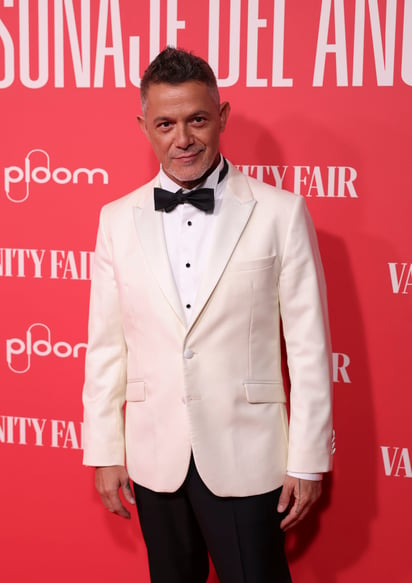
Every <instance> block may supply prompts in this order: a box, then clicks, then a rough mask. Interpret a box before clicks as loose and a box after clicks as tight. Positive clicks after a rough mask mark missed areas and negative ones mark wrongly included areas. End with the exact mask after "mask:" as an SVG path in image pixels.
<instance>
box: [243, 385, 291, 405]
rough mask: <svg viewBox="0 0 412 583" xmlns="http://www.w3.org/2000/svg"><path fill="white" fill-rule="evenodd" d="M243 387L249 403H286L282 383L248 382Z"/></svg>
mask: <svg viewBox="0 0 412 583" xmlns="http://www.w3.org/2000/svg"><path fill="white" fill-rule="evenodd" d="M243 386H244V387H245V390H246V398H247V400H248V401H249V403H286V395H285V391H284V390H283V385H282V383H281V382H280V381H277V382H269V381H268V382H259V381H254V382H252V381H246V382H244V383H243Z"/></svg>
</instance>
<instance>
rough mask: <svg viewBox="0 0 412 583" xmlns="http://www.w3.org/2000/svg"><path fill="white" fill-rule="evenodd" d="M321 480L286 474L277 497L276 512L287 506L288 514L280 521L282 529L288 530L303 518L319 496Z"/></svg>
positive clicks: (282, 510)
mask: <svg viewBox="0 0 412 583" xmlns="http://www.w3.org/2000/svg"><path fill="white" fill-rule="evenodd" d="M321 492H322V480H302V479H301V478H294V477H292V476H286V477H285V481H284V482H283V488H282V493H281V495H280V498H279V503H278V508H277V510H278V512H284V511H285V510H287V508H289V512H288V515H287V516H286V517H285V518H284V519H283V520H282V522H281V523H280V528H281V529H282V530H285V531H286V530H289V528H292V527H293V526H295V525H296V524H297V523H298V522H300V521H301V520H302V518H304V517H305V516H306V515H307V513H308V512H309V510H310V508H311V507H312V505H313V504H314V503H315V502H316V500H317V499H318V498H319V497H320V495H321Z"/></svg>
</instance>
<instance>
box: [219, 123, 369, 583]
mask: <svg viewBox="0 0 412 583" xmlns="http://www.w3.org/2000/svg"><path fill="white" fill-rule="evenodd" d="M280 124H281V126H282V132H284V131H285V124H290V129H291V131H292V132H294V133H293V135H294V136H296V142H297V144H296V152H297V156H299V159H302V156H305V159H306V160H308V161H312V160H317V159H318V160H324V159H325V157H326V158H327V159H328V160H331V161H330V162H329V163H331V164H333V163H335V160H336V159H349V160H354V161H359V166H361V165H362V155H361V154H360V153H358V152H357V148H356V144H353V143H351V144H349V143H347V142H346V141H342V140H341V139H340V136H339V135H336V134H333V133H331V130H330V128H327V127H323V128H322V127H315V126H314V124H313V121H311V120H310V119H305V120H304V119H302V118H301V116H300V117H299V119H295V120H293V119H292V118H291V117H290V118H289V119H288V120H284V119H283V120H282V121H281V122H280ZM273 132H276V129H272V133H271V131H270V130H269V129H268V128H265V127H263V126H261V125H258V124H257V123H256V122H255V121H252V120H249V119H246V118H243V117H240V116H236V115H232V116H231V119H230V129H229V131H228V133H227V134H224V135H223V140H222V144H223V151H224V153H225V155H227V157H228V158H229V159H230V160H231V161H233V162H234V163H235V164H245V163H246V164H249V165H253V163H254V162H255V163H258V164H260V165H262V164H265V163H266V164H272V165H273V164H276V165H283V164H285V165H287V164H293V163H296V162H294V161H291V160H289V161H288V160H285V157H284V155H283V153H282V149H281V147H280V145H279V143H278V142H276V140H275V139H274V137H273ZM314 133H316V140H313V135H314ZM293 150H294V151H295V148H293ZM308 163H310V162H308ZM320 163H321V162H319V161H317V162H315V164H320ZM328 202H329V203H331V204H333V201H328ZM339 202H341V201H339ZM359 211H360V209H359V208H357V210H356V213H357V217H356V219H355V220H356V221H359V223H358V225H359V229H358V233H360V235H358V233H357V234H356V236H359V237H360V236H362V224H361V223H362V216H361V214H360V212H359ZM337 212H339V211H337V210H336V209H335V210H334V213H337ZM338 220H339V219H338ZM353 226H354V225H353V223H350V226H349V222H348V228H352V227H353ZM331 229H332V230H333V226H332V227H331ZM349 237H351V239H352V241H351V242H352V244H353V233H352V232H351V233H350V234H349V231H348V241H349ZM318 240H319V246H320V251H321V255H322V259H323V263H324V268H325V274H326V280H327V286H328V298H329V313H330V322H331V330H332V343H333V350H334V351H335V352H339V353H345V351H346V352H348V353H349V354H350V359H351V364H350V369H348V370H350V374H349V376H350V382H347V383H343V382H342V381H343V379H342V378H341V376H340V375H338V379H337V380H338V382H337V383H335V403H334V416H335V423H334V425H335V430H336V444H337V453H336V456H335V460H334V472H333V473H332V474H328V475H326V476H325V477H324V486H323V488H324V492H323V496H322V498H321V500H320V502H319V503H318V508H317V509H315V510H314V511H313V512H312V513H311V515H310V516H309V517H308V518H307V519H306V520H305V521H303V522H302V524H301V525H299V526H298V527H297V528H296V529H295V530H294V531H292V532H291V533H290V534H289V536H288V538H287V552H288V556H289V560H290V563H291V569H292V573H293V575H294V576H296V579H297V580H298V581H300V580H302V581H307V582H309V581H316V583H334V582H335V581H337V577H338V575H339V572H342V571H345V570H346V569H348V568H349V567H350V566H351V565H353V564H354V563H356V562H357V561H359V559H360V558H361V557H362V555H363V554H364V553H365V551H366V550H367V549H368V546H369V544H370V529H371V523H372V521H373V519H374V518H375V516H376V514H377V492H376V483H377V480H376V474H377V467H376V464H377V455H376V449H377V440H376V428H375V420H374V406H373V395H372V386H371V376H370V372H369V364H368V351H367V344H366V333H365V325H364V321H363V314H362V309H361V304H360V299H359V293H358V291H357V283H356V280H355V272H354V270H353V268H352V265H351V260H350V254H349V251H348V246H347V245H346V243H345V241H344V240H343V239H341V238H339V237H337V236H336V235H333V234H330V233H327V232H325V231H320V232H319V231H318ZM360 243H361V245H360V247H361V248H362V251H361V253H362V254H367V253H369V247H368V244H367V241H366V237H364V236H363V239H362V241H360ZM363 259H364V257H362V256H361V255H360V254H359V255H358V252H357V253H356V262H362V260H363ZM358 286H359V283H358ZM213 583H214V580H213Z"/></svg>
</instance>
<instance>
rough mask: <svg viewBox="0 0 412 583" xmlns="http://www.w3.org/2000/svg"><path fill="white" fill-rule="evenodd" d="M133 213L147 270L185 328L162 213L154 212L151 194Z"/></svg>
mask: <svg viewBox="0 0 412 583" xmlns="http://www.w3.org/2000/svg"><path fill="white" fill-rule="evenodd" d="M133 212H134V221H135V225H136V230H137V234H138V237H139V240H140V243H141V246H142V249H143V252H144V254H145V256H146V259H147V263H148V265H149V268H150V269H151V270H152V271H153V274H154V276H155V278H156V279H157V281H158V283H159V286H160V288H161V290H162V292H163V294H164V296H165V298H166V299H167V301H168V302H169V304H170V305H171V307H172V308H173V310H174V311H175V312H176V315H177V316H178V318H179V319H180V320H181V322H182V324H183V325H184V326H185V327H186V323H185V318H184V315H183V308H182V304H181V301H180V298H179V294H178V291H177V289H176V284H175V281H174V278H173V274H172V270H171V267H170V263H169V258H168V255H167V248H166V241H165V237H164V231H163V220H162V213H159V212H156V211H155V210H154V208H153V201H152V198H151V193H150V196H148V197H147V199H146V200H145V201H144V203H143V204H142V205H141V206H139V207H134V208H133Z"/></svg>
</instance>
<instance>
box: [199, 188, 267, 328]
mask: <svg viewBox="0 0 412 583" xmlns="http://www.w3.org/2000/svg"><path fill="white" fill-rule="evenodd" d="M242 182H243V181H242ZM244 186H245V184H243V187H244ZM243 192H244V196H243V200H242V198H240V197H239V196H235V195H234V194H233V192H232V191H231V190H230V189H229V188H227V191H226V192H225V194H224V196H223V200H222V207H221V210H220V213H219V217H218V219H217V222H216V225H215V233H214V236H213V242H212V246H211V249H210V255H209V259H208V262H207V267H206V270H205V273H204V274H203V277H202V279H201V282H200V286H199V290H198V294H197V297H196V301H195V305H194V307H193V317H192V320H191V323H190V325H189V329H188V332H189V331H190V330H191V328H192V327H193V325H194V324H195V322H196V320H197V319H198V317H199V315H200V314H201V312H202V310H203V308H204V307H205V304H206V302H207V301H208V299H209V297H210V296H211V294H212V293H213V290H214V289H215V287H216V285H217V284H218V282H219V279H220V278H221V276H222V273H223V271H224V269H225V267H226V265H227V263H228V261H229V259H230V257H231V255H232V253H233V251H234V249H235V247H236V244H237V242H238V241H239V238H240V236H241V235H242V232H243V229H244V228H245V226H246V224H247V222H248V220H249V217H250V215H251V214H252V211H253V208H254V206H255V204H256V201H255V200H254V199H253V198H252V195H251V193H250V191H249V188H248V187H247V185H246V192H245V190H243Z"/></svg>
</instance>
